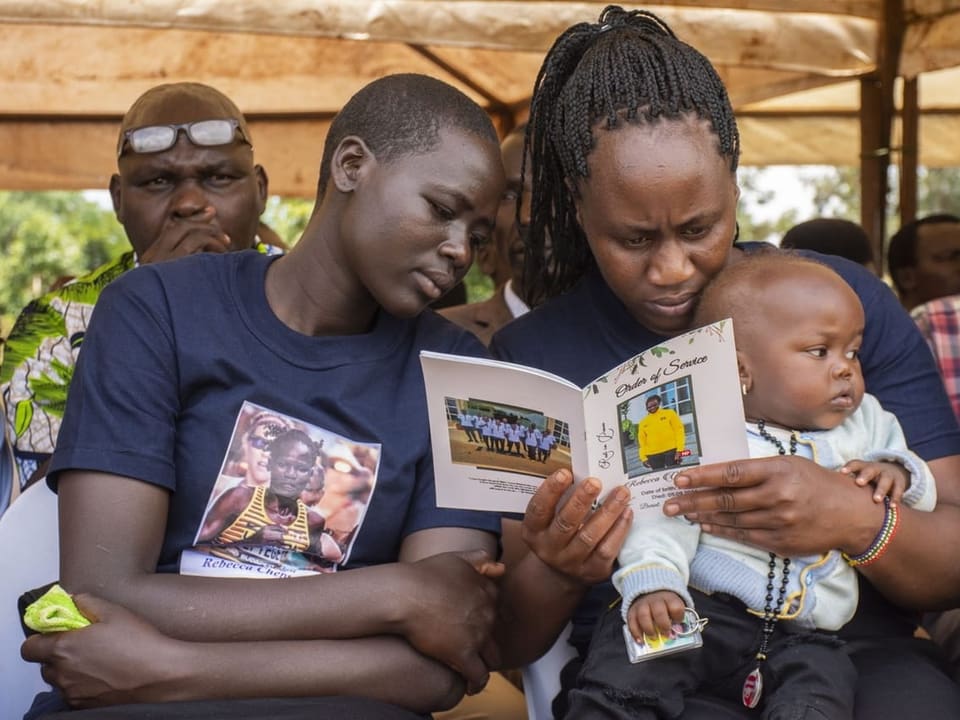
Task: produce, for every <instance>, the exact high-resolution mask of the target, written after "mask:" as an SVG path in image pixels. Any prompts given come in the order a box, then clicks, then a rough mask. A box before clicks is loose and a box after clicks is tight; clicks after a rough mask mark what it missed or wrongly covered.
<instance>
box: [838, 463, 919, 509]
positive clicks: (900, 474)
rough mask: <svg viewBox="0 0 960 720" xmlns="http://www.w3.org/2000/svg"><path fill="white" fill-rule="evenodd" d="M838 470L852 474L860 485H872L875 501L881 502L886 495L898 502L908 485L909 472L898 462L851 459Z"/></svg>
mask: <svg viewBox="0 0 960 720" xmlns="http://www.w3.org/2000/svg"><path fill="white" fill-rule="evenodd" d="M840 472H842V473H844V474H846V475H852V476H853V481H854V482H855V483H856V484H857V485H859V486H860V487H864V486H866V485H867V484H870V485H873V486H874V490H873V501H874V502H876V503H882V502H883V499H884V498H885V497H887V496H888V495H889V496H890V502H892V503H894V504H896V503H899V502H900V498H902V497H903V494H904V493H905V492H906V491H907V488H908V487H910V473H908V472H907V469H906V468H905V467H903V465H901V464H900V463H894V462H866V461H865V460H851V461H850V462H848V463H847V464H846V465H844V466H843V467H842V468H840Z"/></svg>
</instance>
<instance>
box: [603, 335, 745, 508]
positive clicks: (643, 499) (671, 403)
mask: <svg viewBox="0 0 960 720" xmlns="http://www.w3.org/2000/svg"><path fill="white" fill-rule="evenodd" d="M654 395H657V396H659V397H660V398H661V401H660V407H659V410H658V412H659V413H660V415H657V416H655V417H651V418H650V420H651V421H653V420H657V421H658V424H659V426H660V428H661V429H658V428H656V427H655V428H654V429H653V430H652V431H645V432H644V434H643V437H648V438H651V442H653V440H660V439H661V438H662V437H663V435H664V431H663V430H662V428H663V427H664V425H668V424H669V423H670V422H672V421H673V420H674V419H679V421H680V422H681V423H682V425H683V429H684V432H683V441H682V445H683V448H682V450H681V451H680V454H681V457H680V464H679V465H676V464H674V463H675V462H676V459H675V458H671V459H669V460H668V461H667V462H668V466H667V467H664V468H659V469H658V468H654V467H648V466H646V465H644V464H643V463H642V462H641V458H640V445H641V442H640V432H639V429H638V426H639V424H640V422H641V421H642V420H643V419H644V418H645V417H646V416H648V415H650V413H649V412H648V409H647V403H648V401H649V400H650V399H651V397H652V396H654ZM670 413H673V415H670ZM584 415H585V418H586V425H587V443H588V452H589V454H590V456H591V463H590V473H591V474H593V475H595V476H596V477H597V478H599V479H600V481H601V482H602V483H603V488H604V492H606V491H607V490H609V489H610V488H613V487H615V486H617V485H625V486H626V487H628V488H629V489H630V493H631V505H632V507H633V509H634V516H635V518H640V517H642V516H643V515H648V516H649V515H650V514H657V515H659V514H661V512H662V510H661V508H662V505H663V502H664V501H665V500H666V499H667V497H669V496H670V495H675V494H677V492H678V490H677V489H676V487H675V486H674V484H673V479H674V478H675V477H676V476H677V474H678V473H679V472H680V471H682V469H683V468H685V467H691V466H695V465H706V464H708V463H714V462H722V461H725V460H734V459H738V458H745V457H747V456H748V452H747V435H746V431H745V429H744V415H743V403H742V400H741V395H740V378H739V374H738V372H737V356H736V350H735V348H734V341H733V323H732V322H731V321H730V320H722V321H720V322H717V323H714V324H713V325H708V326H706V327H703V328H698V329H696V330H692V331H690V332H688V333H685V334H683V335H680V336H677V337H675V338H671V339H670V340H669V341H667V342H665V343H661V344H659V345H655V346H654V347H652V348H649V349H648V350H645V351H644V352H643V353H641V354H640V355H638V356H636V357H634V358H631V359H630V360H628V361H627V362H625V363H624V364H622V365H620V366H619V367H617V368H614V369H613V370H611V371H610V372H608V373H606V374H605V375H603V376H601V377H600V378H598V379H597V380H595V381H594V382H593V383H591V384H590V385H588V386H587V387H586V388H584ZM646 427H650V426H649V425H648V426H646ZM651 432H652V433H653V435H651ZM656 433H660V434H659V435H657V434H656ZM660 448H661V446H658V447H657V448H656V449H660ZM663 454H666V455H667V456H669V455H670V454H671V453H670V452H669V451H668V452H666V453H663Z"/></svg>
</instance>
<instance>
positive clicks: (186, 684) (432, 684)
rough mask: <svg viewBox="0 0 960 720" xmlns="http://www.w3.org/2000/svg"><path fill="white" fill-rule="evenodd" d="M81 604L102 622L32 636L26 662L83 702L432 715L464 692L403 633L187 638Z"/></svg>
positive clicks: (94, 603) (266, 619)
mask: <svg viewBox="0 0 960 720" xmlns="http://www.w3.org/2000/svg"><path fill="white" fill-rule="evenodd" d="M262 582H264V583H267V582H270V581H262ZM277 582H279V581H274V583H277ZM76 601H77V605H78V607H79V608H80V610H81V611H82V612H83V613H84V614H85V615H87V616H88V617H92V618H95V619H96V622H95V623H94V624H92V625H90V626H89V627H87V628H84V629H83V630H82V631H72V632H64V633H51V634H49V635H33V636H31V637H30V638H28V639H27V641H26V642H24V644H23V648H22V653H23V657H24V659H26V660H29V661H32V662H40V663H43V664H44V666H43V670H42V674H43V677H44V679H45V680H46V681H47V682H49V683H51V684H53V685H55V686H57V687H59V688H60V689H61V690H62V692H63V694H64V696H65V698H66V699H67V701H68V702H69V703H70V704H71V705H72V706H73V707H76V708H90V707H100V706H104V705H116V704H122V703H137V702H173V701H180V700H206V699H222V698H226V699H231V698H258V697H318V696H324V695H363V696H366V697H371V698H374V699H377V700H381V701H384V702H388V703H393V704H396V705H400V706H402V707H406V708H409V709H411V710H413V711H415V712H421V713H425V712H431V711H434V710H439V709H445V708H448V707H451V706H452V705H454V704H455V703H456V702H457V701H458V700H459V699H460V697H461V696H462V695H463V690H464V682H463V680H462V679H461V678H460V676H459V675H457V674H456V673H454V672H452V671H451V670H450V669H449V668H447V667H445V666H443V665H442V664H440V663H438V662H436V661H434V660H430V659H428V658H426V657H424V656H423V655H420V654H419V653H416V652H414V651H413V650H412V649H411V648H410V646H409V645H408V644H407V643H405V642H404V641H403V640H402V639H401V638H395V637H377V638H362V639H356V640H311V641H299V642H239V643H200V642H188V641H181V640H174V639H172V638H170V637H168V636H165V635H162V634H161V633H159V632H157V630H156V629H154V628H153V627H152V626H151V625H149V624H148V623H147V622H145V621H144V620H142V619H141V618H139V617H138V616H136V615H135V614H134V613H131V612H130V611H128V610H126V609H125V608H123V607H121V606H119V605H115V604H113V603H110V602H107V601H106V600H102V599H100V598H98V597H95V596H93V595H78V596H76ZM278 610H279V609H278V608H277V609H273V610H272V611H270V612H264V613H262V614H261V622H262V623H264V624H267V625H269V624H270V623H271V622H272V621H273V618H275V617H277V615H278V614H281V613H280V612H278ZM401 670H402V671H401Z"/></svg>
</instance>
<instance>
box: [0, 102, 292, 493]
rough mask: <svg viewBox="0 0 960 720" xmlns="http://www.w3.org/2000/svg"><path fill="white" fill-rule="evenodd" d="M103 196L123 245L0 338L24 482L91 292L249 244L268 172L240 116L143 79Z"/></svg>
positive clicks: (85, 320) (60, 391)
mask: <svg viewBox="0 0 960 720" xmlns="http://www.w3.org/2000/svg"><path fill="white" fill-rule="evenodd" d="M110 198H111V200H112V201H113V208H114V210H115V212H116V215H117V220H119V221H120V224H121V225H123V228H124V230H125V231H126V234H127V238H128V239H129V240H130V245H131V246H132V248H133V249H132V250H131V251H130V252H127V253H125V254H123V255H122V256H120V257H119V258H117V259H116V260H112V261H110V262H108V263H106V264H104V265H102V266H100V267H99V268H97V269H96V270H93V271H91V272H89V273H87V274H86V275H84V276H82V277H80V278H77V279H75V280H73V281H72V282H70V283H68V284H66V285H64V286H63V287H61V288H59V289H56V290H53V291H52V292H49V293H47V294H46V295H44V296H43V297H41V298H38V299H37V300H34V301H33V302H31V303H30V304H29V305H27V307H26V308H24V309H23V311H22V312H21V313H20V315H19V317H18V318H17V320H16V323H15V324H14V326H13V328H12V329H11V331H10V335H9V336H8V337H7V340H6V347H5V351H4V355H3V364H2V366H0V394H2V395H3V398H4V400H5V403H6V409H7V412H6V418H5V420H6V422H5V428H4V429H5V432H6V434H7V438H8V441H9V443H10V445H11V446H12V448H13V452H14V457H15V459H16V461H17V465H18V468H19V474H20V485H21V486H22V487H26V486H27V485H28V484H29V483H30V482H32V481H33V480H35V479H37V478H39V477H42V476H43V474H44V469H45V467H46V463H47V460H49V458H50V455H51V453H52V452H53V448H54V446H55V445H56V442H57V434H58V433H59V430H60V422H61V419H62V417H63V409H64V407H65V405H66V400H67V390H68V389H69V388H70V382H71V379H72V378H73V372H74V366H75V365H76V362H77V356H78V355H79V353H80V348H81V346H82V343H83V338H84V336H85V334H86V331H87V325H88V324H89V322H90V315H91V313H92V312H93V308H94V305H95V304H96V302H97V300H98V298H99V296H100V291H101V290H103V288H104V287H106V286H107V285H108V284H110V283H111V282H112V281H113V280H115V279H116V278H118V277H120V276H121V275H123V274H124V273H126V272H127V271H128V270H130V269H132V268H134V267H136V266H137V265H149V264H151V263H155V262H161V261H164V260H171V259H174V258H179V257H184V256H186V255H191V254H193V253H199V252H213V253H223V252H229V251H234V250H246V249H248V248H251V247H254V246H256V247H257V249H258V250H259V251H260V252H263V253H273V252H277V250H275V249H274V248H273V247H272V246H270V245H266V244H262V243H258V241H257V231H258V223H259V218H260V214H261V213H262V212H263V209H264V205H265V203H266V199H267V174H266V172H265V171H264V169H263V168H262V167H261V166H260V165H257V164H256V163H255V162H254V157H253V144H252V139H251V136H250V130H249V128H248V127H247V122H246V120H245V119H244V117H243V114H242V113H241V112H240V110H239V109H238V108H237V106H236V105H235V104H234V103H233V101H232V100H230V98H228V97H227V96H226V95H224V94H223V93H221V92H220V91H219V90H217V89H215V88H213V87H210V86H209V85H202V84H200V83H171V84H166V85H157V86H156V87H153V88H151V89H150V90H148V91H147V92H145V93H144V94H143V95H141V96H140V97H139V98H137V100H135V101H134V103H133V105H131V106H130V109H129V110H127V112H126V114H125V115H124V116H123V120H122V121H121V123H120V134H119V137H118V139H117V172H116V174H114V175H113V176H112V177H111V178H110Z"/></svg>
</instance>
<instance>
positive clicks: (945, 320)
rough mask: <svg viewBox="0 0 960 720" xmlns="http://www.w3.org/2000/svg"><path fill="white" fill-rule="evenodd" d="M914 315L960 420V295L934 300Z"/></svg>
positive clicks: (912, 313)
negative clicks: (935, 360)
mask: <svg viewBox="0 0 960 720" xmlns="http://www.w3.org/2000/svg"><path fill="white" fill-rule="evenodd" d="M910 314H911V315H912V316H913V319H914V320H915V321H916V323H917V327H919V328H920V332H921V334H922V335H923V336H924V337H925V338H926V340H927V343H928V344H929V345H930V349H931V350H932V351H933V355H934V357H935V358H936V359H937V365H938V366H939V368H940V374H941V375H942V376H943V384H944V386H945V387H946V389H947V395H949V396H950V403H951V404H952V405H953V412H954V414H956V416H957V418H960V295H951V296H949V297H943V298H938V299H936V300H931V301H930V302H928V303H925V304H923V305H920V306H919V307H916V308H914V309H913V311H912V312H911V313H910Z"/></svg>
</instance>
